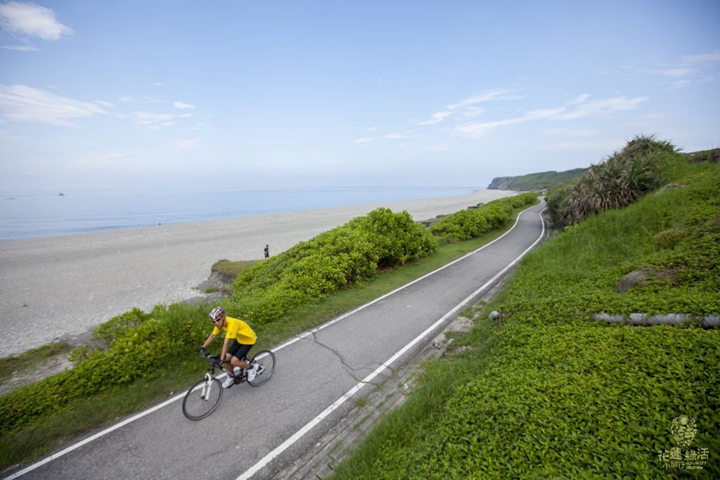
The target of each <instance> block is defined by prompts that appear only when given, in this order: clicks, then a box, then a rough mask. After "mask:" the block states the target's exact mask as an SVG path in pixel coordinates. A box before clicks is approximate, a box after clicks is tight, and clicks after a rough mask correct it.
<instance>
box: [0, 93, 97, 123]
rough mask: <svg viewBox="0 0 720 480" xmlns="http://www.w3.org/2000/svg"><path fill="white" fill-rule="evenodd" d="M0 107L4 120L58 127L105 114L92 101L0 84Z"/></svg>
mask: <svg viewBox="0 0 720 480" xmlns="http://www.w3.org/2000/svg"><path fill="white" fill-rule="evenodd" d="M0 110H1V111H2V118H3V119H4V120H6V121H10V122H21V121H24V122H41V123H49V124H51V125H61V126H76V125H75V124H74V123H73V120H74V119H77V118H89V117H93V116H95V115H104V114H105V113H106V112H105V111H104V110H103V109H102V108H100V107H99V106H98V105H96V104H94V103H90V102H82V101H78V100H73V99H70V98H65V97H61V96H59V95H55V94H54V93H50V92H48V91H46V90H40V89H37V88H32V87H28V86H26V85H2V84H0Z"/></svg>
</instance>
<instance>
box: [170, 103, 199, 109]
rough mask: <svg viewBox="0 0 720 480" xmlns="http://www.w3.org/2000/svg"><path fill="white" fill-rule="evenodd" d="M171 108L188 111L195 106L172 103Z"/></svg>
mask: <svg viewBox="0 0 720 480" xmlns="http://www.w3.org/2000/svg"><path fill="white" fill-rule="evenodd" d="M173 106H174V107H175V108H178V109H180V110H188V109H194V108H195V105H190V104H189V103H183V102H173Z"/></svg>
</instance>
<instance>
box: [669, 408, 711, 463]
mask: <svg viewBox="0 0 720 480" xmlns="http://www.w3.org/2000/svg"><path fill="white" fill-rule="evenodd" d="M670 434H671V435H672V438H673V440H674V441H675V445H676V446H675V447H673V448H671V449H669V450H660V451H659V452H658V458H660V462H661V463H662V465H663V468H680V469H684V470H702V469H703V465H705V463H706V462H707V460H708V456H709V451H708V449H707V448H690V444H692V441H693V440H694V439H695V435H697V425H696V424H695V419H694V418H690V417H688V416H686V415H680V416H679V417H677V418H676V419H675V420H673V422H672V426H671V427H670Z"/></svg>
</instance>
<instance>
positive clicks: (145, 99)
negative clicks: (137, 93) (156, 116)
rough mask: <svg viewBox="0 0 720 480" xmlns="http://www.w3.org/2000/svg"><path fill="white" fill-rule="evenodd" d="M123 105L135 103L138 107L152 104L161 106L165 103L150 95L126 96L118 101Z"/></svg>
mask: <svg viewBox="0 0 720 480" xmlns="http://www.w3.org/2000/svg"><path fill="white" fill-rule="evenodd" d="M118 101H119V102H121V103H133V104H137V105H150V104H159V103H163V102H162V101H161V100H158V99H157V98H155V97H151V96H149V95H143V96H142V97H139V98H138V97H131V96H129V95H124V96H122V97H120V98H119V99H118Z"/></svg>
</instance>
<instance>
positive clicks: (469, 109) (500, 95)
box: [418, 90, 523, 125]
mask: <svg viewBox="0 0 720 480" xmlns="http://www.w3.org/2000/svg"><path fill="white" fill-rule="evenodd" d="M515 91H516V90H491V91H489V92H485V93H481V94H478V95H474V96H472V97H468V98H466V99H464V100H461V101H459V102H457V103H453V104H452V105H448V106H447V107H446V109H445V110H442V111H440V112H437V113H433V114H432V115H431V116H430V118H429V119H428V120H425V121H422V122H418V125H432V124H434V123H440V122H442V121H444V120H445V119H446V118H448V117H450V116H451V115H453V114H455V113H457V112H461V115H462V116H463V117H465V118H468V117H475V116H477V115H480V114H481V113H482V111H483V110H482V108H480V107H475V106H474V105H477V104H478V103H485V102H490V101H498V100H520V99H522V98H523V97H522V96H519V95H515V94H514V93H515Z"/></svg>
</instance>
